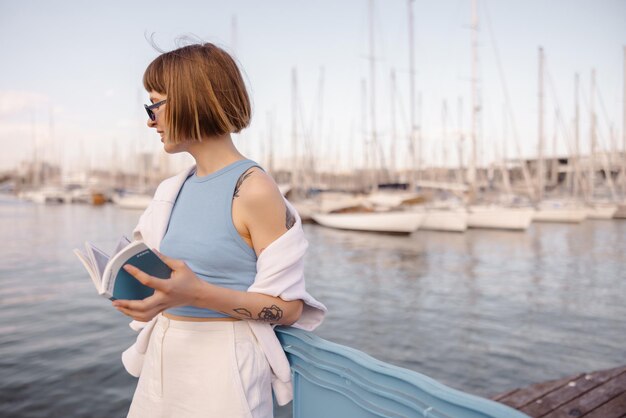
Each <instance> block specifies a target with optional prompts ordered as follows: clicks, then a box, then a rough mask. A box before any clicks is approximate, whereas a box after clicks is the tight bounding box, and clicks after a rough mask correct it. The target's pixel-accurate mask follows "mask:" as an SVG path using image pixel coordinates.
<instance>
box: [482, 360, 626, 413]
mask: <svg viewBox="0 0 626 418" xmlns="http://www.w3.org/2000/svg"><path fill="white" fill-rule="evenodd" d="M492 399H493V400H495V401H498V402H501V403H503V404H506V405H509V406H511V407H513V408H515V409H517V410H519V411H521V412H524V413H526V414H528V415H530V416H531V417H533V418H572V417H584V418H622V417H626V366H622V367H617V368H614V369H607V370H601V371H597V372H592V373H580V374H577V375H574V376H570V377H566V378H564V379H558V380H552V381H549V382H542V383H537V384H534V385H531V386H528V387H526V388H520V389H514V390H511V391H508V392H505V393H501V394H499V395H496V396H494V397H492Z"/></svg>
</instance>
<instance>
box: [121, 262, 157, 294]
mask: <svg viewBox="0 0 626 418" xmlns="http://www.w3.org/2000/svg"><path fill="white" fill-rule="evenodd" d="M124 270H126V271H127V272H128V273H130V274H131V275H132V276H133V277H134V278H135V279H137V280H139V281H140V282H141V283H142V284H145V285H146V286H148V287H151V288H153V289H156V290H165V286H166V283H164V282H165V280H164V279H159V278H158V277H154V276H150V275H149V274H147V273H144V272H143V271H141V270H139V269H138V268H137V267H135V266H131V265H130V264H125V265H124Z"/></svg>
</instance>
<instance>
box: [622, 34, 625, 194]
mask: <svg viewBox="0 0 626 418" xmlns="http://www.w3.org/2000/svg"><path fill="white" fill-rule="evenodd" d="M622 112H623V114H622V141H623V144H622V145H623V146H622V158H621V160H622V198H626V45H625V46H624V92H623V97H622Z"/></svg>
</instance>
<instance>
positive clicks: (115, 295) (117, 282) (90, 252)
mask: <svg viewBox="0 0 626 418" xmlns="http://www.w3.org/2000/svg"><path fill="white" fill-rule="evenodd" d="M85 247H86V252H85V253H83V252H81V251H80V250H78V249H75V250H74V253H75V254H76V255H77V256H78V258H79V259H80V261H81V262H82V263H83V265H84V266H85V268H86V269H87V271H88V272H89V275H90V277H91V279H92V281H93V282H94V285H95V287H96V289H97V290H98V293H99V294H100V295H102V296H104V297H106V298H108V299H110V300H116V299H132V300H139V299H145V298H147V297H148V296H151V295H152V294H153V293H154V289H152V288H150V287H148V286H145V285H143V284H141V282H140V281H139V280H137V279H135V278H134V277H133V276H132V275H131V274H130V273H128V272H127V271H126V270H124V269H123V268H122V267H123V266H124V265H125V264H130V265H132V266H135V267H137V268H138V269H140V270H142V271H143V272H145V273H147V274H149V275H151V276H154V277H158V278H160V279H169V277H170V275H171V274H172V269H170V268H169V267H168V266H167V264H165V263H164V262H163V261H161V259H160V258H159V256H158V255H156V254H155V253H154V252H153V251H152V250H150V248H148V246H147V245H146V244H145V243H143V242H141V241H134V242H130V241H129V240H128V238H126V237H122V239H121V240H120V242H119V243H118V245H117V248H116V249H115V254H114V255H113V257H109V256H108V255H107V254H106V253H105V252H103V251H102V250H100V249H98V248H97V247H96V246H94V245H93V244H92V243H90V242H86V243H85Z"/></svg>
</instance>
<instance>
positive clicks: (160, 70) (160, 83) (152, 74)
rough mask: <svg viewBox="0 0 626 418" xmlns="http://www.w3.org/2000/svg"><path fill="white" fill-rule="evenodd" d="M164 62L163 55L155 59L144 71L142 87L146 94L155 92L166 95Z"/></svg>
mask: <svg viewBox="0 0 626 418" xmlns="http://www.w3.org/2000/svg"><path fill="white" fill-rule="evenodd" d="M164 61H165V60H164V59H163V55H160V56H158V57H157V58H155V60H154V61H152V62H151V63H150V65H148V68H146V71H145V72H144V73H143V87H144V88H145V89H146V91H147V92H151V91H156V92H157V93H160V94H167V89H166V88H165V79H166V74H165V62H164Z"/></svg>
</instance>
